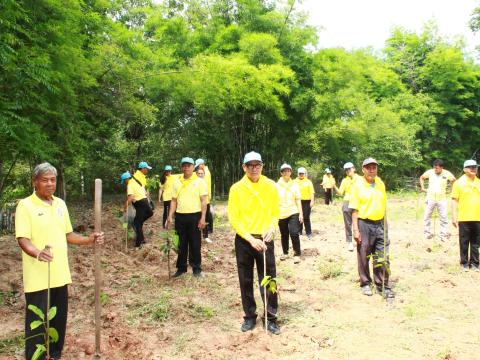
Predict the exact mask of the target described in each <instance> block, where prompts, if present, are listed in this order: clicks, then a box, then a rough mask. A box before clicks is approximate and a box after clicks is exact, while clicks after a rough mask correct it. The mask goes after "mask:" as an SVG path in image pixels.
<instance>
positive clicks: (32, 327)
mask: <svg viewBox="0 0 480 360" xmlns="http://www.w3.org/2000/svg"><path fill="white" fill-rule="evenodd" d="M42 324H43V321H41V320H35V321H32V322H31V323H30V330H35V329H36V328H38V327H39V326H40V325H42Z"/></svg>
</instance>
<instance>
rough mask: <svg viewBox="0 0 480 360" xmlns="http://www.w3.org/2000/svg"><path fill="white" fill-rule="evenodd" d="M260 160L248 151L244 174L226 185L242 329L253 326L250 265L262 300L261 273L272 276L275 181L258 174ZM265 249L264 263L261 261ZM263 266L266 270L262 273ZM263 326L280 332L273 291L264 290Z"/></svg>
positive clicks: (260, 166)
mask: <svg viewBox="0 0 480 360" xmlns="http://www.w3.org/2000/svg"><path fill="white" fill-rule="evenodd" d="M262 168H263V162H262V157H261V156H260V154H259V153H256V152H254V151H252V152H249V153H248V154H246V155H245V157H244V159H243V171H244V172H245V176H244V177H243V178H242V179H241V180H240V181H238V182H236V183H235V184H233V185H232V186H231V188H230V193H229V195H228V220H229V222H230V225H231V226H232V228H233V230H235V233H236V235H235V256H236V259H237V269H238V279H239V281H240V293H241V296H242V305H243V311H244V313H245V316H244V322H243V324H242V326H241V330H242V331H243V332H245V331H249V330H253V328H254V327H255V324H256V319H257V313H256V310H257V305H256V303H255V297H254V295H253V268H254V264H255V263H256V264H257V274H258V282H259V287H260V294H261V297H262V300H263V299H264V291H265V288H264V287H263V286H261V285H260V282H261V281H262V279H263V278H264V276H271V277H272V278H274V277H276V272H277V269H276V266H275V248H274V242H273V241H272V240H273V234H274V232H275V228H276V227H277V225H278V217H279V203H278V191H277V186H276V185H275V182H274V181H272V180H270V179H269V178H267V177H266V176H263V175H262ZM263 252H265V258H266V264H264V261H263V257H264V256H263ZM264 265H265V266H266V274H265V273H264ZM267 303H268V304H267V314H264V316H267V329H268V331H270V332H271V333H272V334H280V328H279V327H278V325H277V309H278V298H277V294H276V293H275V294H272V293H270V292H268V293H267Z"/></svg>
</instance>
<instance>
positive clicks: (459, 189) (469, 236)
mask: <svg viewBox="0 0 480 360" xmlns="http://www.w3.org/2000/svg"><path fill="white" fill-rule="evenodd" d="M477 168H478V165H477V162H476V161H475V160H467V161H465V163H464V164H463V173H464V174H463V175H462V176H461V177H460V179H458V180H457V181H455V182H454V183H453V187H452V224H453V226H455V227H458V231H459V242H460V265H461V266H462V270H463V271H468V270H469V269H470V268H472V269H473V270H475V271H479V261H478V245H479V242H480V180H479V179H478V177H477ZM469 247H470V258H469V257H468V250H469Z"/></svg>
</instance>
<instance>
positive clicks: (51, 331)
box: [25, 304, 59, 360]
mask: <svg viewBox="0 0 480 360" xmlns="http://www.w3.org/2000/svg"><path fill="white" fill-rule="evenodd" d="M47 308H48V307H47ZM28 310H30V311H32V312H33V313H34V314H35V315H37V316H38V318H39V319H40V320H34V321H32V322H31V323H30V330H35V329H37V328H39V327H40V326H43V328H44V329H45V331H44V332H43V333H40V334H36V335H33V336H30V337H28V338H26V339H25V340H28V339H32V338H34V337H36V336H43V344H36V347H37V350H35V352H34V353H33V356H32V359H31V360H37V359H40V357H41V356H42V354H43V353H44V352H46V353H47V354H46V357H45V359H46V360H49V359H51V357H50V342H54V343H56V342H57V341H58V338H59V337H58V332H57V330H56V329H55V328H53V327H50V320H52V319H53V318H54V317H55V315H56V314H57V307H56V306H53V307H51V308H48V312H47V314H48V315H47V318H46V319H45V314H44V313H43V311H42V310H41V309H39V308H38V307H36V306H35V305H33V304H30V305H28Z"/></svg>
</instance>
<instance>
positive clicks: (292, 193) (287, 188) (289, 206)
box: [277, 178, 300, 219]
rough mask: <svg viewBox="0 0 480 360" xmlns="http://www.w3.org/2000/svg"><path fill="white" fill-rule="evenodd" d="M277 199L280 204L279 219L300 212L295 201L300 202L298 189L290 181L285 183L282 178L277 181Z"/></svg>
mask: <svg viewBox="0 0 480 360" xmlns="http://www.w3.org/2000/svg"><path fill="white" fill-rule="evenodd" d="M277 188H278V198H279V202H280V219H285V218H287V217H289V216H291V215H293V214H298V213H299V212H300V211H299V209H298V208H297V203H296V202H297V201H298V200H300V189H299V188H298V185H297V184H296V183H295V182H294V181H293V180H292V179H290V180H289V181H288V182H285V181H284V180H283V178H280V179H278V181H277Z"/></svg>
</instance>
